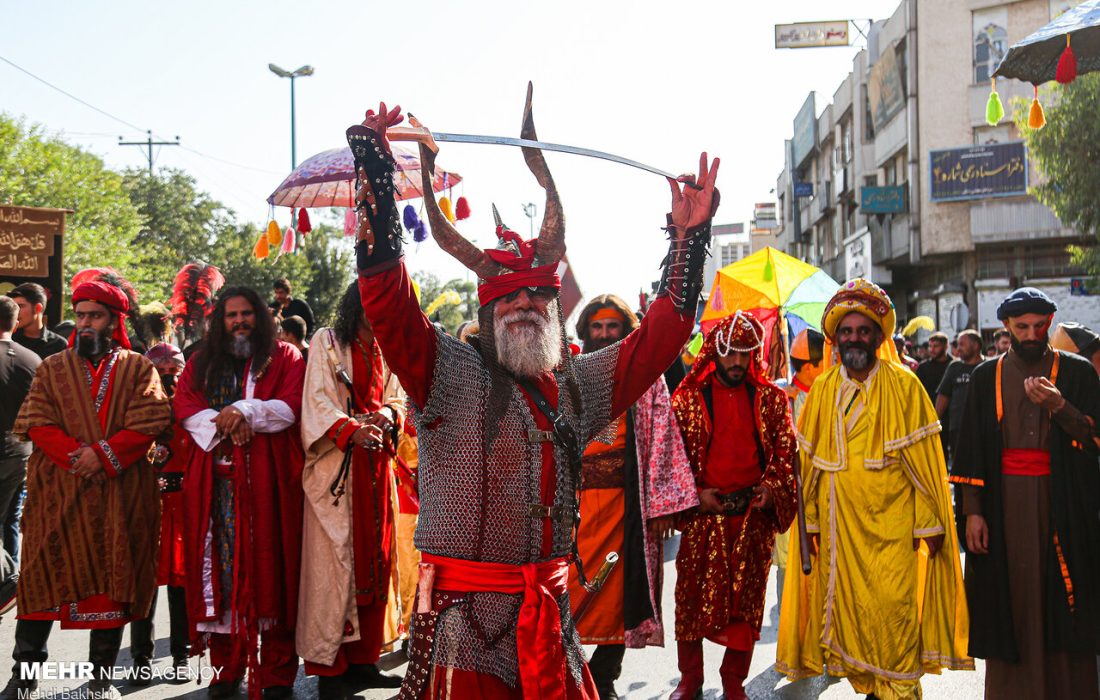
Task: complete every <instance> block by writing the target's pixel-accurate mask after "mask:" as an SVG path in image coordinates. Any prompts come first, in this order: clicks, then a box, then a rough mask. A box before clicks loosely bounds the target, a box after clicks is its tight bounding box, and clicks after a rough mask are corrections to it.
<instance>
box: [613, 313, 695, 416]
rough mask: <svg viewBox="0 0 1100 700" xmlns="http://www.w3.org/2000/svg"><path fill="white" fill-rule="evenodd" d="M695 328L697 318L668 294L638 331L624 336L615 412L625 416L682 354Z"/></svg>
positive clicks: (620, 355) (620, 348)
mask: <svg viewBox="0 0 1100 700" xmlns="http://www.w3.org/2000/svg"><path fill="white" fill-rule="evenodd" d="M694 327H695V318H694V317H693V316H691V315H688V314H681V313H680V312H679V311H677V310H676V307H675V306H673V305H672V302H671V301H670V300H669V299H668V297H664V296H661V297H657V299H656V300H655V301H654V302H653V303H652V304H651V305H650V307H649V310H648V311H647V312H646V315H645V318H643V319H642V325H641V326H639V327H638V330H636V331H634V332H633V333H631V334H630V335H628V336H626V338H624V339H623V343H622V345H621V346H619V362H618V364H617V365H615V388H614V390H613V391H612V393H611V415H612V416H619V415H622V413H623V412H624V411H626V409H628V408H630V407H631V406H633V405H634V402H635V401H637V400H638V399H640V398H641V397H642V394H644V393H645V392H646V391H647V390H648V389H649V387H651V386H653V383H654V382H655V381H657V380H658V379H660V378H661V375H662V374H664V372H665V370H666V369H668V368H669V366H670V365H671V364H672V362H673V361H674V360H675V359H676V358H677V357H679V355H680V353H681V352H682V351H683V349H684V343H685V342H687V339H688V338H689V337H690V336H691V329H692V328H694Z"/></svg>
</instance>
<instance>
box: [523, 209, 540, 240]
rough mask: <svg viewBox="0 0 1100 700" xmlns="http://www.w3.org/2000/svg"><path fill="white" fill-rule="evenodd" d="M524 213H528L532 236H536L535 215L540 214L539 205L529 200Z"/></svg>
mask: <svg viewBox="0 0 1100 700" xmlns="http://www.w3.org/2000/svg"><path fill="white" fill-rule="evenodd" d="M523 213H524V214H526V215H527V223H528V224H529V228H530V229H531V237H532V238H534V237H535V215H536V214H538V207H537V206H536V205H535V204H534V203H533V202H528V203H527V204H524V205H523Z"/></svg>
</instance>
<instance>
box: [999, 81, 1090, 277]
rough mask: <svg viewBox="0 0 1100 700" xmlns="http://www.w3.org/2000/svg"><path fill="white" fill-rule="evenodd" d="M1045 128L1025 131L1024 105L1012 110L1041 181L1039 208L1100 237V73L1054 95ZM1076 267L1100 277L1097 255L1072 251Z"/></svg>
mask: <svg viewBox="0 0 1100 700" xmlns="http://www.w3.org/2000/svg"><path fill="white" fill-rule="evenodd" d="M1052 95H1053V96H1054V98H1055V99H1053V100H1048V102H1049V105H1048V108H1047V110H1046V121H1047V124H1046V126H1045V127H1043V128H1042V129H1038V130H1035V129H1028V128H1027V117H1028V111H1027V107H1028V104H1027V103H1023V102H1022V101H1021V103H1018V104H1016V108H1015V112H1014V115H1013V116H1014V119H1015V121H1016V126H1017V128H1018V129H1019V131H1020V132H1021V133H1022V134H1023V135H1024V139H1025V140H1026V141H1027V149H1028V153H1029V155H1030V156H1031V157H1032V158H1033V159H1034V161H1035V164H1036V165H1037V166H1038V168H1039V171H1040V173H1042V176H1043V180H1042V181H1041V182H1040V184H1038V185H1036V186H1034V187H1032V192H1033V193H1034V195H1035V196H1036V197H1037V198H1038V199H1039V201H1040V202H1042V203H1043V204H1045V205H1046V206H1048V207H1050V209H1051V211H1053V212H1054V213H1055V214H1057V216H1058V218H1059V219H1061V220H1062V222H1063V223H1065V224H1067V225H1069V226H1072V227H1073V228H1075V229H1077V230H1078V231H1079V232H1081V233H1082V234H1086V235H1092V236H1097V235H1100V117H1098V115H1097V105H1100V73H1090V74H1088V75H1083V76H1081V77H1079V78H1077V80H1075V81H1073V82H1072V83H1070V84H1069V85H1066V86H1057V87H1055V88H1053V89H1052ZM1070 250H1071V252H1072V253H1073V257H1074V262H1075V263H1077V264H1080V265H1083V266H1084V267H1085V268H1086V269H1087V270H1088V271H1089V273H1090V274H1091V275H1092V276H1093V277H1096V276H1100V249H1098V248H1097V247H1096V246H1092V245H1090V246H1073V247H1071V249H1070Z"/></svg>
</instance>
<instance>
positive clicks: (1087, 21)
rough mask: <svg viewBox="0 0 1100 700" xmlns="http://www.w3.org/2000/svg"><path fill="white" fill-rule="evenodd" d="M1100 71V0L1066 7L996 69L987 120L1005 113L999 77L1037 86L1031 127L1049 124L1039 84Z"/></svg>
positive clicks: (993, 121)
mask: <svg viewBox="0 0 1100 700" xmlns="http://www.w3.org/2000/svg"><path fill="white" fill-rule="evenodd" d="M1098 70H1100V0H1088V1H1087V2H1083V3H1081V4H1080V5H1078V6H1077V7H1074V8H1073V9H1070V10H1066V11H1065V12H1064V13H1062V15H1061V16H1059V17H1058V18H1057V19H1054V20H1053V21H1051V22H1050V23H1048V24H1046V25H1044V26H1043V27H1041V28H1040V29H1038V30H1036V31H1035V32H1033V33H1032V34H1030V35H1029V36H1028V37H1027V38H1025V39H1023V40H1022V41H1019V42H1017V43H1016V44H1014V45H1013V46H1012V47H1011V48H1010V49H1009V50H1008V53H1007V54H1006V55H1005V57H1004V59H1003V60H1002V61H1001V63H1000V65H999V66H997V70H995V71H994V72H993V79H992V84H993V91H992V92H991V93H990V95H989V102H988V104H987V105H986V121H987V122H989V123H990V125H995V124H997V122H999V121H1000V120H1001V118H1002V117H1003V116H1004V105H1002V104H1001V98H1000V97H999V96H998V95H997V83H996V78H997V77H998V76H1000V77H1003V78H1015V79H1017V80H1024V81H1027V82H1029V83H1031V84H1032V85H1034V86H1035V98H1034V99H1033V100H1032V102H1031V112H1030V113H1029V114H1028V126H1029V127H1031V128H1032V129H1042V128H1043V126H1044V125H1045V124H1046V116H1045V115H1044V114H1043V107H1042V105H1040V104H1039V85H1041V84H1043V83H1046V82H1049V81H1051V80H1057V81H1058V82H1059V83H1062V84H1063V85H1065V84H1068V83H1072V82H1073V81H1074V79H1076V78H1077V76H1078V75H1081V74H1083V73H1091V72H1093V71H1098Z"/></svg>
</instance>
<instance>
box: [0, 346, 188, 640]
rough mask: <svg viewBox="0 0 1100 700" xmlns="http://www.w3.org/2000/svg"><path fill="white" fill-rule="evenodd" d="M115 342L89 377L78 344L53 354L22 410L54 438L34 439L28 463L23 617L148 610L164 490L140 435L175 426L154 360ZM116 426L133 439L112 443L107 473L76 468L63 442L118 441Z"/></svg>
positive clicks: (114, 619)
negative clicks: (102, 367)
mask: <svg viewBox="0 0 1100 700" xmlns="http://www.w3.org/2000/svg"><path fill="white" fill-rule="evenodd" d="M114 352H115V353H117V356H116V357H115V358H114V360H113V363H112V364H110V365H108V367H107V369H106V375H107V376H106V377H105V378H104V380H103V381H102V383H101V382H93V385H92V386H89V376H90V375H89V373H88V372H87V371H86V369H85V368H86V367H88V363H87V361H86V360H84V359H83V358H81V357H80V356H79V355H77V353H76V351H75V350H71V349H70V350H67V351H65V352H61V353H58V354H56V355H52V356H50V357H48V358H47V359H46V360H45V361H43V363H42V365H41V366H40V367H39V369H38V372H37V374H36V375H35V378H34V383H33V384H32V386H31V390H30V393H29V394H28V395H27V398H26V400H25V401H24V402H23V406H22V408H21V410H20V412H19V417H18V418H17V419H16V422H15V426H14V429H13V433H15V434H16V435H19V436H21V437H22V438H24V439H30V438H31V437H32V436H34V435H38V436H42V435H48V436H49V438H50V439H49V440H41V439H38V440H36V444H35V449H34V452H33V454H32V455H31V458H30V461H29V462H28V464H27V499H26V502H25V504H24V508H23V556H22V562H21V569H20V578H19V590H18V604H19V610H20V616H21V617H24V616H29V617H35V618H39V619H61V621H62V626H65V627H69V626H71V627H115V626H118V625H120V624H123V623H124V622H125V621H126V620H127V619H132V618H141V617H145V616H146V615H147V614H148V612H149V606H150V604H151V602H152V600H153V596H154V595H155V593H156V560H157V539H158V535H159V533H160V524H159V520H160V496H159V492H158V489H157V476H156V471H155V469H154V467H153V465H152V464H151V463H150V462H149V460H148V458H147V457H146V456H145V451H143V449H142V447H141V444H140V443H141V442H142V438H141V436H148V444H147V445H145V447H144V450H147V449H148V447H149V446H151V445H152V444H153V440H154V437H155V436H156V435H158V434H160V433H161V432H162V431H164V430H165V429H167V428H168V427H169V426H170V423H171V409H170V405H169V402H168V398H167V396H166V395H165V393H164V390H163V388H162V387H161V384H160V378H159V376H158V375H157V373H156V370H155V369H154V367H153V365H152V363H150V362H149V361H148V360H147V359H145V358H144V357H143V356H142V355H140V354H138V353H135V352H131V351H129V350H122V349H116V350H115V351H114ZM103 362H111V356H110V355H109V356H108V357H107V358H106V359H104V360H103ZM97 402H98V403H99V404H100V407H99V410H98V411H97V406H96V404H97ZM119 436H121V437H122V438H123V439H124V440H125V442H126V444H127V448H128V449H126V450H124V451H123V450H119V451H118V452H117V453H116V452H114V451H112V452H111V454H112V456H115V457H116V459H121V462H120V463H119V464H118V468H117V469H106V468H105V474H106V476H105V478H100V477H97V478H93V479H83V478H81V477H78V476H76V475H74V474H72V473H71V472H70V471H69V465H68V464H67V463H66V462H64V456H65V454H66V453H65V451H64V450H67V449H68V448H69V447H70V446H73V445H76V446H79V445H80V444H86V445H97V444H98V445H100V446H102V445H104V444H109V443H110V442H113V443H114V444H115V445H118V444H119V440H117V439H116V438H118V437H119ZM59 448H60V449H59ZM73 449H75V447H73ZM101 449H102V448H101ZM108 449H110V448H108ZM139 455H140V456H139ZM112 472H115V475H112Z"/></svg>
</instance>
